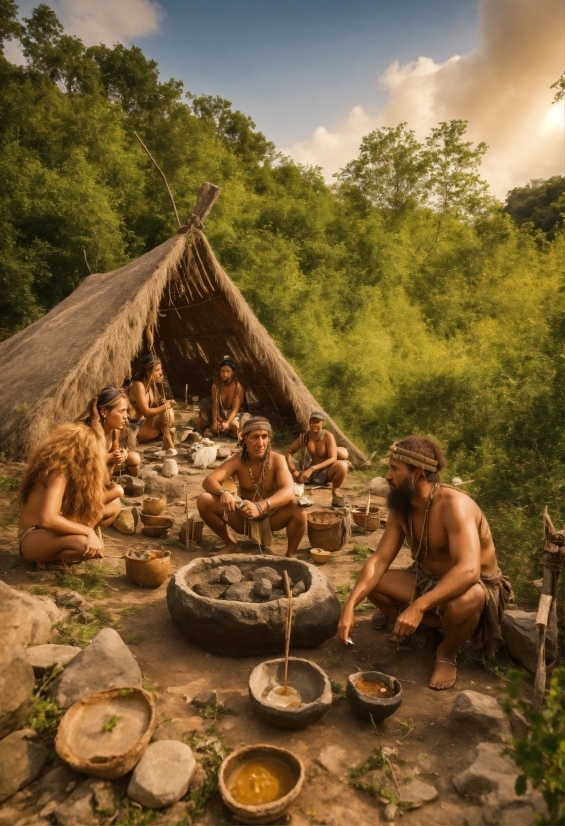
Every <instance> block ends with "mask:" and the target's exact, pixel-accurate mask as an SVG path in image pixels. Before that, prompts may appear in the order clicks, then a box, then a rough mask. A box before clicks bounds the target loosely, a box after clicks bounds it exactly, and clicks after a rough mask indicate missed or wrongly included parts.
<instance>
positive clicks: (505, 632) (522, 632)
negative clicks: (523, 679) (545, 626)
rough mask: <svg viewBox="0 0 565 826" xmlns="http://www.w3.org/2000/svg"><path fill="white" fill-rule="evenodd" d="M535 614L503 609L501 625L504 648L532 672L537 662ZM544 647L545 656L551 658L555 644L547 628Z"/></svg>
mask: <svg viewBox="0 0 565 826" xmlns="http://www.w3.org/2000/svg"><path fill="white" fill-rule="evenodd" d="M536 616H537V613H536V612H535V611H505V612H504V616H503V618H502V625H501V632H502V638H503V639H504V645H505V646H506V650H507V651H508V653H509V654H510V656H511V657H514V659H515V660H518V662H519V663H522V665H523V666H525V667H526V668H527V669H528V671H531V672H532V674H533V673H535V670H536V664H537V631H536ZM545 648H546V658H547V659H553V657H554V656H555V653H556V645H555V639H553V636H552V634H551V629H549V630H548V635H547V638H546V644H545Z"/></svg>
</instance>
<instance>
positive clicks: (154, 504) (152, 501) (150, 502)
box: [141, 496, 167, 516]
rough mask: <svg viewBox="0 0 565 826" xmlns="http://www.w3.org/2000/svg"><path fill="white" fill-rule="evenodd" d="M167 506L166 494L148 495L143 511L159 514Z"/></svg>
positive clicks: (143, 512)
mask: <svg viewBox="0 0 565 826" xmlns="http://www.w3.org/2000/svg"><path fill="white" fill-rule="evenodd" d="M166 507H167V497H166V496H148V497H147V498H146V499H144V500H143V506H142V510H141V513H142V514H150V515H151V516H159V515H160V514H161V513H163V511H164V510H165V508H166Z"/></svg>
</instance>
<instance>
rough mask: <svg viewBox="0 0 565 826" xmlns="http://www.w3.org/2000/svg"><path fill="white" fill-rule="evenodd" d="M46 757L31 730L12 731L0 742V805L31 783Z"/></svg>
mask: <svg viewBox="0 0 565 826" xmlns="http://www.w3.org/2000/svg"><path fill="white" fill-rule="evenodd" d="M48 756H49V754H48V752H47V749H46V748H45V746H42V745H41V743H39V742H37V737H36V735H35V732H34V731H32V730H31V729H23V730H22V731H13V732H12V733H11V734H9V735H8V736H7V737H4V739H3V740H0V803H2V801H4V800H7V799H8V798H9V797H11V796H12V795H13V794H15V793H16V792H17V791H18V789H21V788H23V787H24V786H27V785H28V783H32V782H33V781H34V780H35V778H36V777H37V775H38V774H39V772H40V771H41V769H42V768H43V766H44V765H45V763H46V762H47V758H48Z"/></svg>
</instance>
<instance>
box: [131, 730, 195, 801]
mask: <svg viewBox="0 0 565 826" xmlns="http://www.w3.org/2000/svg"><path fill="white" fill-rule="evenodd" d="M195 771H196V760H195V759H194V755H193V754H192V750H191V749H190V748H189V747H188V746H187V745H186V743H180V742H179V741H178V740H159V741H157V742H156V743H150V744H149V746H148V747H147V749H146V751H145V753H144V754H143V757H142V758H141V760H140V761H139V763H138V764H137V766H136V767H135V769H134V770H133V774H132V777H131V780H130V782H129V785H128V790H127V794H128V797H129V798H130V799H131V800H134V801H136V802H137V803H141V805H142V806H147V807H148V808H150V809H161V808H162V807H163V806H171V805H172V804H173V803H176V802H177V800H180V798H181V797H183V795H185V794H186V792H187V791H188V787H189V786H190V781H191V780H192V778H193V776H194V772H195Z"/></svg>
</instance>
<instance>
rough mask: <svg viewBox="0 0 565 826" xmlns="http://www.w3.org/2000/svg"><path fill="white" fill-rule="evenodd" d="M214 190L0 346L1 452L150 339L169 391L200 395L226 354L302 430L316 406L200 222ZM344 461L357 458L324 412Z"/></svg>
mask: <svg viewBox="0 0 565 826" xmlns="http://www.w3.org/2000/svg"><path fill="white" fill-rule="evenodd" d="M219 192H220V189H219V187H215V186H213V185H212V184H204V185H203V187H202V189H201V191H200V195H199V198H198V202H197V205H196V207H195V210H194V213H193V215H192V216H191V218H190V220H189V221H188V223H187V224H186V225H185V226H184V227H182V228H181V229H180V230H179V232H178V233H177V234H176V235H175V236H174V237H173V238H171V239H169V240H168V241H165V243H164V244H161V245H160V246H159V247H157V248H156V249H154V250H152V251H151V252H148V253H146V254H145V255H143V256H141V258H138V259H137V260H135V261H132V262H131V263H130V264H127V265H126V266H125V267H122V268H121V269H119V270H115V271H114V272H109V273H103V274H96V275H90V276H89V277H88V278H86V279H85V280H84V281H83V282H82V283H81V284H80V286H79V287H77V289H76V290H75V291H74V292H73V293H71V295H70V296H68V298H66V299H65V300H64V301H62V302H61V303H60V304H59V305H58V306H57V307H55V308H54V309H53V310H51V311H50V312H49V313H47V315H45V316H43V318H41V319H39V320H38V321H36V322H35V323H34V324H31V325H30V326H29V327H27V328H26V329H24V330H22V331H21V332H19V333H17V334H16V335H14V336H12V337H11V338H9V339H7V340H6V341H4V342H2V343H0V363H1V364H2V370H3V373H4V376H3V379H4V380H3V382H2V388H1V389H0V448H1V449H2V450H4V451H5V453H6V454H7V455H8V456H10V457H13V458H19V459H23V458H25V456H26V455H27V454H28V452H29V451H30V449H31V448H32V447H33V446H34V445H35V444H37V442H38V441H40V440H41V439H42V438H44V437H45V436H46V435H47V434H48V433H49V432H50V431H51V430H52V429H53V428H54V427H56V426H57V425H58V424H60V423H61V422H63V421H68V420H71V419H74V418H76V416H78V415H79V414H80V412H81V411H82V410H83V408H84V406H85V404H86V402H87V400H88V399H89V398H91V397H92V396H94V395H95V394H96V393H98V391H99V390H100V389H101V388H102V387H103V386H105V385H115V386H118V387H119V386H121V384H122V382H123V381H124V379H125V378H126V377H127V376H129V375H130V374H131V370H132V364H133V363H134V362H135V360H136V358H137V357H138V356H139V355H140V354H141V353H142V351H143V350H144V349H145V348H147V346H148V343H149V344H150V343H151V342H152V341H153V342H154V347H155V350H156V352H157V353H158V354H159V356H160V357H161V358H162V360H163V364H164V368H165V372H166V375H167V378H168V380H169V382H170V384H171V387H172V389H173V391H174V392H175V395H176V396H177V398H184V387H185V384H188V385H189V394H190V395H198V396H206V395H209V394H210V382H211V380H212V379H213V378H215V377H217V371H218V364H219V362H220V361H221V359H222V357H223V356H224V355H225V354H226V353H229V354H230V355H231V356H232V357H233V358H234V360H235V361H236V363H237V365H238V376H239V378H240V379H241V381H242V382H243V383H244V384H245V386H246V388H247V395H248V401H249V402H250V403H251V404H252V406H253V405H258V406H261V407H263V408H267V410H268V411H270V413H271V415H272V416H274V417H275V419H276V418H277V417H280V419H282V420H283V421H285V422H287V423H289V424H291V423H292V424H294V425H296V424H298V425H299V426H300V427H301V428H305V427H306V426H307V423H308V416H309V413H310V412H311V411H312V410H315V409H317V408H319V407H320V405H319V403H318V402H317V401H316V399H315V398H314V397H313V396H312V395H311V393H310V392H309V391H308V389H307V388H306V387H305V386H304V384H303V383H302V382H301V380H300V378H299V377H298V375H297V374H296V372H295V371H294V370H293V368H292V367H291V366H290V364H288V362H287V361H286V360H285V358H284V357H283V355H282V354H281V352H280V351H279V349H278V347H277V346H276V344H275V343H274V341H273V340H272V338H271V337H270V336H269V334H268V333H267V331H266V329H265V328H264V327H263V326H262V324H260V323H259V321H258V320H257V318H256V317H255V315H254V314H253V312H252V311H251V309H250V308H249V306H248V305H247V303H246V302H245V300H244V298H243V296H242V295H241V293H240V292H239V290H238V289H237V288H236V287H235V286H234V285H233V284H232V282H231V281H230V279H229V278H228V276H227V275H226V273H225V272H224V271H223V269H222V268H221V266H220V264H219V263H218V261H217V259H216V257H215V256H214V253H213V252H212V249H211V247H210V245H209V243H208V241H207V240H206V237H205V236H204V234H203V232H202V230H201V228H202V222H203V221H204V219H205V218H206V216H207V215H208V213H209V211H210V209H211V208H212V205H213V203H214V201H215V199H216V198H217V196H218V194H219ZM328 424H329V426H330V429H331V430H332V431H333V433H334V434H335V437H336V439H337V442H338V444H339V445H342V446H344V447H346V448H347V449H348V450H349V453H350V459H351V461H352V462H353V463H354V464H355V465H358V466H361V465H363V464H364V463H365V457H364V456H363V454H362V453H361V452H360V451H359V450H358V449H357V448H356V447H355V445H353V444H352V443H351V442H350V441H349V440H348V439H347V438H346V437H345V436H344V434H343V433H342V432H341V431H340V429H339V428H338V427H337V425H336V424H335V422H333V421H332V420H331V419H328Z"/></svg>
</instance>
